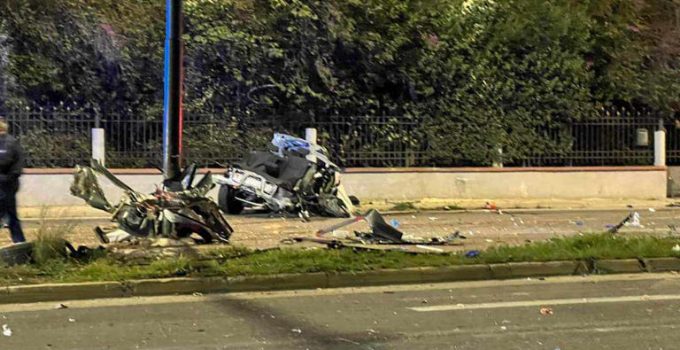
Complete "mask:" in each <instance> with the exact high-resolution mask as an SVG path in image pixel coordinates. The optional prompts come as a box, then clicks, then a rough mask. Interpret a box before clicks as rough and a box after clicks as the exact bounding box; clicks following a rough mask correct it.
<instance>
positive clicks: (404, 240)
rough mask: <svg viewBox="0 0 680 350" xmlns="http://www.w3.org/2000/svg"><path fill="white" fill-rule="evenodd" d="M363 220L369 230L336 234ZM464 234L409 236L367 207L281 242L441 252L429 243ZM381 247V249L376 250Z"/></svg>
mask: <svg viewBox="0 0 680 350" xmlns="http://www.w3.org/2000/svg"><path fill="white" fill-rule="evenodd" d="M360 221H365V222H366V223H368V225H369V227H370V228H371V231H370V232H360V231H354V235H349V234H345V235H337V234H335V233H336V231H337V230H338V229H340V228H343V227H347V226H349V225H351V224H354V223H357V222H360ZM465 238H466V237H465V236H463V235H461V234H460V232H458V231H456V232H454V233H452V234H450V235H448V236H445V237H412V236H407V235H405V234H404V233H403V232H401V231H400V230H398V229H397V228H396V227H394V226H393V225H390V224H388V223H387V222H385V219H384V218H383V216H382V215H381V214H380V213H379V212H378V211H377V210H370V211H369V212H368V213H366V214H365V215H359V216H356V217H354V218H352V219H349V220H346V221H343V222H341V223H338V224H336V225H333V226H330V227H328V228H325V229H321V230H319V231H317V233H316V237H313V238H312V237H294V238H290V239H284V240H283V241H282V243H296V242H313V243H320V244H325V245H327V246H328V247H329V248H343V247H350V248H365V249H370V247H371V246H376V245H412V246H416V247H417V248H420V249H422V250H427V251H435V252H443V250H441V249H436V248H433V247H431V246H444V245H456V244H460V243H459V241H460V240H462V239H465ZM380 250H384V249H380Z"/></svg>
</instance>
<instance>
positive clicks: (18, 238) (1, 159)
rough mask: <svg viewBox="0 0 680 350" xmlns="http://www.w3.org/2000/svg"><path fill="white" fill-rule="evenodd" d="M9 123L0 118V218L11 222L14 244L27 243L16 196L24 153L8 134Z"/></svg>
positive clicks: (10, 228)
mask: <svg viewBox="0 0 680 350" xmlns="http://www.w3.org/2000/svg"><path fill="white" fill-rule="evenodd" d="M7 129H8V127H7V121H6V120H5V118H4V117H2V116H0V218H1V219H3V221H4V219H7V220H8V221H9V230H10V232H11V234H12V242H14V243H21V242H25V241H26V238H25V237H24V232H23V230H22V229H21V221H19V216H18V215H17V200H16V194H17V191H18V190H19V176H21V172H22V170H23V168H24V152H23V150H22V149H21V145H19V142H18V141H17V140H16V139H15V138H14V137H12V135H9V134H8V133H7Z"/></svg>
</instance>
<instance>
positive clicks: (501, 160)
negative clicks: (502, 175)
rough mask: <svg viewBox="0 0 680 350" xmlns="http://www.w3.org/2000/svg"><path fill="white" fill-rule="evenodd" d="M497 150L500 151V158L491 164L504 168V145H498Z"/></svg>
mask: <svg viewBox="0 0 680 350" xmlns="http://www.w3.org/2000/svg"><path fill="white" fill-rule="evenodd" d="M496 152H498V160H494V161H493V163H492V164H491V166H492V167H494V168H502V167H503V147H498V149H497V150H496Z"/></svg>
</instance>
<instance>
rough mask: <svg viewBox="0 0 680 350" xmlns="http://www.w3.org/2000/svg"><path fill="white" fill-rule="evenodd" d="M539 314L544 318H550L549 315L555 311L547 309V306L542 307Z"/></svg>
mask: <svg viewBox="0 0 680 350" xmlns="http://www.w3.org/2000/svg"><path fill="white" fill-rule="evenodd" d="M539 312H540V314H541V315H543V316H549V315H552V314H554V312H553V309H552V308H551V307H547V306H544V307H541V309H540V310H539Z"/></svg>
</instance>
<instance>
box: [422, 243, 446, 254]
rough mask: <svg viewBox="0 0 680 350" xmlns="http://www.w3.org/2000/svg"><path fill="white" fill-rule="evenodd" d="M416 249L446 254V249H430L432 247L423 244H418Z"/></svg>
mask: <svg viewBox="0 0 680 350" xmlns="http://www.w3.org/2000/svg"><path fill="white" fill-rule="evenodd" d="M416 248H420V249H425V250H429V251H432V252H437V253H443V252H444V249H441V248H435V247H430V246H426V245H422V244H417V245H416Z"/></svg>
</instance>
